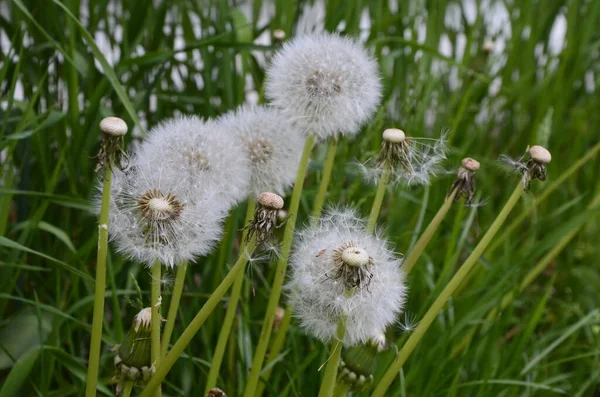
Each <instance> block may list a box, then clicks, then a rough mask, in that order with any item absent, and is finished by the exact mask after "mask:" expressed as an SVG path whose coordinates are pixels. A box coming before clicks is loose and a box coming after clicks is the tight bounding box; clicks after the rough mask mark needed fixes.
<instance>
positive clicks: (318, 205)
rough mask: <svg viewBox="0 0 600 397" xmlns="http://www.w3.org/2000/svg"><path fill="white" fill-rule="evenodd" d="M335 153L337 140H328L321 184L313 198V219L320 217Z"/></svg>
mask: <svg viewBox="0 0 600 397" xmlns="http://www.w3.org/2000/svg"><path fill="white" fill-rule="evenodd" d="M336 151H337V139H335V138H332V139H330V140H329V146H328V147H327V157H326V158H325V164H324V165H323V172H322V174H321V182H320V183H319V190H318V191H317V196H316V197H315V204H314V206H313V213H312V217H313V219H316V218H318V217H320V216H321V211H322V210H323V204H324V203H325V196H326V195H327V188H328V187H329V181H331V172H332V170H333V164H334V162H335V153H336Z"/></svg>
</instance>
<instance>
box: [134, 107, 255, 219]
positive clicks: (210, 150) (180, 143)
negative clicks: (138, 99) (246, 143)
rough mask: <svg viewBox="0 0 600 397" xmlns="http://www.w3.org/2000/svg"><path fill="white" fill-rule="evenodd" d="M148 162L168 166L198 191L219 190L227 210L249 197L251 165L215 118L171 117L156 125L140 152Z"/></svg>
mask: <svg viewBox="0 0 600 397" xmlns="http://www.w3.org/2000/svg"><path fill="white" fill-rule="evenodd" d="M137 153H138V157H140V158H143V159H144V160H145V161H147V162H148V163H157V164H161V165H164V166H163V168H164V172H169V174H168V175H164V178H174V179H176V180H181V182H182V183H185V184H188V185H189V186H190V188H191V189H195V190H197V191H198V192H212V191H218V192H219V202H218V203H214V205H219V204H222V205H223V207H225V208H226V209H228V208H229V206H231V205H234V204H236V203H238V202H240V201H242V200H244V199H245V198H246V196H247V191H248V186H249V183H250V167H249V166H250V164H249V161H248V160H247V158H246V156H244V150H243V149H242V148H241V147H240V145H239V144H238V140H237V139H236V137H235V136H233V135H232V134H231V133H229V131H226V130H224V129H223V128H222V126H221V125H219V124H218V123H216V122H214V121H204V120H201V119H200V118H198V117H196V116H183V117H177V118H173V119H167V120H165V121H163V122H162V123H161V124H159V125H158V126H156V127H154V128H153V129H152V130H151V131H150V133H149V136H148V139H147V140H146V141H144V142H143V143H142V145H141V146H140V148H139V149H138V151H137Z"/></svg>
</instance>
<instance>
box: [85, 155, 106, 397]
mask: <svg viewBox="0 0 600 397" xmlns="http://www.w3.org/2000/svg"><path fill="white" fill-rule="evenodd" d="M111 183H112V170H111V168H110V166H108V165H107V166H106V172H105V175H104V182H103V185H102V204H101V207H100V225H99V228H98V256H97V260H96V283H95V286H94V314H93V317H92V340H91V342H90V357H89V362H88V372H87V384H86V389H85V395H86V397H93V396H95V395H96V387H97V386H98V370H99V368H100V345H101V344H102V321H103V319H104V294H105V290H106V257H107V255H108V215H109V211H110V187H111Z"/></svg>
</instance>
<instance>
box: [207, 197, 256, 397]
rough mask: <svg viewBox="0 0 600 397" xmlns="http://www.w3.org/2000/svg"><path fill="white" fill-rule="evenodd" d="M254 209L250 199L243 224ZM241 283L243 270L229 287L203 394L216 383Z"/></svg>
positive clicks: (243, 235)
mask: <svg viewBox="0 0 600 397" xmlns="http://www.w3.org/2000/svg"><path fill="white" fill-rule="evenodd" d="M255 209H256V201H255V200H250V201H249V202H248V207H247V209H246V219H245V220H244V226H246V225H247V224H248V222H250V221H251V220H252V217H253V216H254V210H255ZM247 233H248V229H244V231H243V233H242V241H241V245H240V252H244V250H245V249H246V235H247ZM243 285H244V272H239V273H238V275H237V277H236V279H235V282H234V283H233V287H232V288H231V297H230V298H229V305H228V306H227V312H226V313H225V318H224V319H223V325H222V326H221V331H220V332H219V339H218V341H217V347H216V348H215V353H214V355H213V359H212V362H211V364H210V371H209V372H208V379H207V381H206V389H205V390H204V394H208V392H209V391H210V389H211V388H213V387H215V386H216V385H217V379H218V378H219V370H220V369H221V363H222V362H223V356H224V354H225V348H226V347H227V341H228V339H229V334H230V333H231V329H232V327H233V320H234V319H235V313H236V312H237V306H238V302H239V300H240V295H241V292H242V286H243Z"/></svg>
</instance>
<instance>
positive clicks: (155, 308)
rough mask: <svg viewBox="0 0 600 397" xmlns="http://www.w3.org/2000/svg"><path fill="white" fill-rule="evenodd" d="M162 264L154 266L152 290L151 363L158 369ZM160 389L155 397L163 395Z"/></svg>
mask: <svg viewBox="0 0 600 397" xmlns="http://www.w3.org/2000/svg"><path fill="white" fill-rule="evenodd" d="M161 266H162V265H161V263H160V262H158V261H157V262H155V263H154V266H152V277H151V279H152V284H151V285H152V290H151V300H150V302H151V303H150V304H151V309H152V328H151V330H150V331H151V332H150V342H151V346H150V347H151V349H150V355H151V361H152V364H153V365H155V366H156V367H158V366H159V365H160V361H161V360H160V358H161V352H160V323H161V321H162V319H161V317H160V281H161V277H162V274H161V270H162V269H161ZM161 394H162V393H161V390H160V387H158V388H157V389H156V393H155V394H154V396H155V397H159V396H160V395H161Z"/></svg>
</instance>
